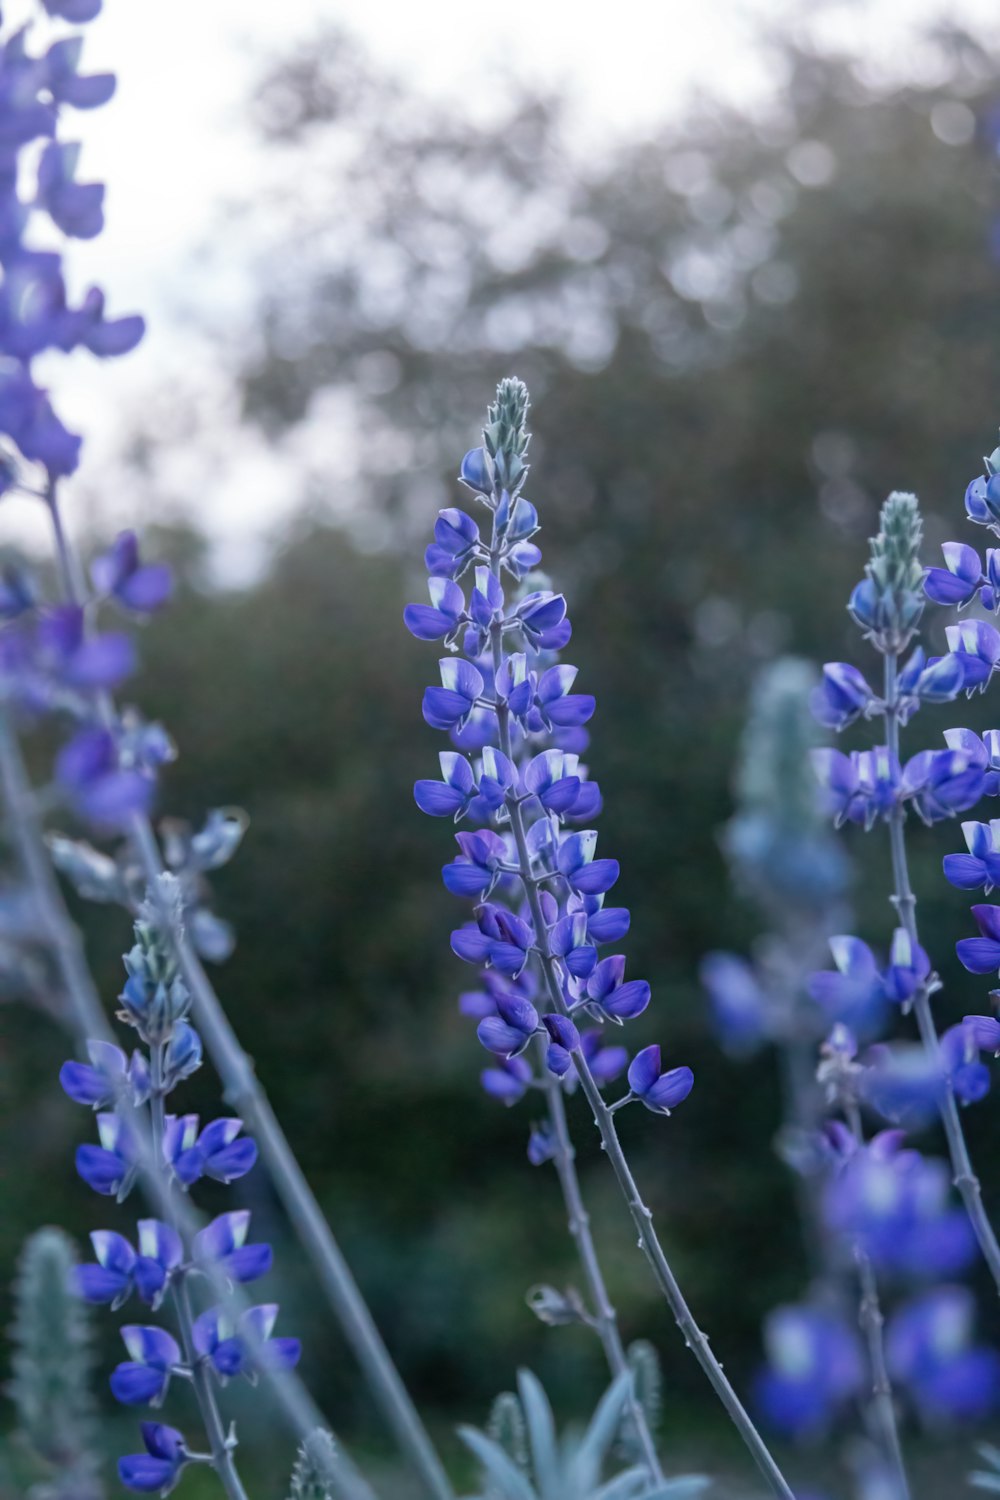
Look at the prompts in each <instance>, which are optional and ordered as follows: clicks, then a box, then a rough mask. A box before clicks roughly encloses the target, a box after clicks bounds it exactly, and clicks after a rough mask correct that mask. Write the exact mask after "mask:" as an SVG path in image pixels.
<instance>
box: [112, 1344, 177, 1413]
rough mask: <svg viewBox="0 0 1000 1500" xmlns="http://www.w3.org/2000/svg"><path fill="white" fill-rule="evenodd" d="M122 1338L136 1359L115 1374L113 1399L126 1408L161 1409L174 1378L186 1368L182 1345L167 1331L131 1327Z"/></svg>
mask: <svg viewBox="0 0 1000 1500" xmlns="http://www.w3.org/2000/svg"><path fill="white" fill-rule="evenodd" d="M121 1335H122V1340H123V1342H124V1344H125V1348H126V1349H127V1350H128V1352H129V1354H130V1355H131V1356H132V1358H131V1359H129V1360H126V1361H124V1363H122V1364H120V1365H118V1366H117V1367H116V1369H115V1370H114V1371H113V1372H112V1375H111V1393H112V1395H113V1396H114V1397H115V1400H116V1401H121V1402H122V1403H123V1404H124V1405H126V1406H159V1405H160V1404H161V1403H162V1401H163V1398H164V1396H165V1395H166V1394H167V1388H168V1387H169V1385H170V1377H171V1375H172V1374H173V1373H174V1371H175V1370H176V1369H178V1368H179V1367H181V1366H183V1359H182V1357H181V1350H180V1345H179V1344H178V1343H177V1340H176V1339H175V1338H173V1337H172V1335H171V1334H169V1333H167V1331H166V1329H164V1328H151V1327H146V1326H140V1325H138V1324H129V1325H127V1326H126V1327H124V1328H123V1329H122V1330H121Z"/></svg>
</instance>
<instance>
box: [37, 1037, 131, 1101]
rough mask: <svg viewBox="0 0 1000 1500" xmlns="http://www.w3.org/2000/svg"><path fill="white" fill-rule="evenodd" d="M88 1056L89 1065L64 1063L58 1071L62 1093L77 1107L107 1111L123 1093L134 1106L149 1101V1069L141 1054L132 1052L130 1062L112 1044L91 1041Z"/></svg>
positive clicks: (119, 1049)
mask: <svg viewBox="0 0 1000 1500" xmlns="http://www.w3.org/2000/svg"><path fill="white" fill-rule="evenodd" d="M87 1055H88V1057H89V1058H90V1063H89V1064H87V1063H79V1062H65V1063H63V1065H62V1067H61V1068H60V1069H59V1082H60V1083H61V1085H62V1087H63V1091H64V1092H65V1093H66V1094H68V1095H69V1097H70V1098H71V1099H72V1100H73V1101H74V1102H75V1103H76V1104H86V1105H89V1106H90V1107H91V1108H92V1109H106V1108H107V1106H108V1105H109V1104H114V1103H115V1101H116V1100H117V1099H118V1098H119V1096H120V1095H122V1094H123V1093H124V1094H126V1095H127V1096H128V1097H129V1098H131V1100H132V1102H133V1104H144V1103H145V1101H146V1100H147V1099H148V1098H149V1066H148V1064H147V1062H146V1059H145V1058H144V1057H143V1055H142V1053H141V1052H133V1054H132V1058H131V1061H129V1059H128V1058H127V1057H126V1056H125V1053H124V1052H123V1051H122V1049H121V1048H120V1047H116V1046H114V1045H113V1044H112V1043H111V1042H100V1041H89V1042H88V1043H87Z"/></svg>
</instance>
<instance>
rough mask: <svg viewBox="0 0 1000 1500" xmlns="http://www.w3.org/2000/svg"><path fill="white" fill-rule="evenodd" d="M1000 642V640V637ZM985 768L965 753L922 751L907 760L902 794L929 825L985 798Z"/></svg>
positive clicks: (964, 809) (901, 788)
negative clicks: (983, 769) (982, 768)
mask: <svg viewBox="0 0 1000 1500" xmlns="http://www.w3.org/2000/svg"><path fill="white" fill-rule="evenodd" d="M998 640H1000V637H998ZM984 780H985V778H984V776H983V772H982V770H981V768H980V767H979V766H978V765H976V764H974V763H973V762H971V761H970V760H969V758H968V756H966V755H965V754H964V753H963V752H962V751H961V750H921V751H920V752H919V754H917V755H914V756H913V757H912V759H911V760H909V761H907V763H906V766H905V768H904V771H903V777H902V781H901V783H900V789H899V795H900V797H901V799H903V800H904V801H906V800H909V801H911V802H912V803H913V806H914V809H915V811H916V812H917V814H918V815H919V817H920V818H921V819H922V821H923V822H925V823H927V824H932V823H937V822H939V821H941V820H942V819H943V818H953V817H954V816H955V814H956V813H960V812H965V811H966V810H967V809H968V808H970V807H973V806H974V805H975V804H976V803H977V802H978V801H979V799H980V797H981V796H982V795H983V783H984Z"/></svg>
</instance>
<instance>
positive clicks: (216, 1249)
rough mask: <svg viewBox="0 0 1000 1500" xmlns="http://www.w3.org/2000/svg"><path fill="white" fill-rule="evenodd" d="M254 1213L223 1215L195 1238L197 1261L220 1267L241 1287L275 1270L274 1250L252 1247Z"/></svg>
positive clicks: (261, 1246)
mask: <svg viewBox="0 0 1000 1500" xmlns="http://www.w3.org/2000/svg"><path fill="white" fill-rule="evenodd" d="M249 1229H250V1210H249V1209H246V1208H243V1209H237V1210H236V1212H235V1213H228V1214H220V1215H219V1217H218V1218H216V1219H213V1220H212V1222H211V1224H208V1225H207V1226H206V1227H205V1228H204V1229H200V1230H199V1231H198V1233H197V1234H196V1235H195V1237H194V1258H195V1260H196V1261H198V1262H200V1263H201V1264H203V1265H217V1266H218V1267H219V1268H220V1269H221V1270H222V1271H224V1272H225V1274H226V1275H227V1276H228V1277H229V1279H230V1280H231V1281H234V1282H239V1283H240V1284H241V1285H243V1284H246V1283H247V1282H250V1281H256V1280H258V1278H259V1277H261V1276H265V1275H266V1274H267V1272H268V1271H269V1270H270V1269H271V1261H272V1254H271V1247H270V1245H267V1244H264V1243H261V1244H257V1245H248V1244H247V1243H246V1238H247V1233H248V1232H249Z"/></svg>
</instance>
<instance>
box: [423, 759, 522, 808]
mask: <svg viewBox="0 0 1000 1500" xmlns="http://www.w3.org/2000/svg"><path fill="white" fill-rule="evenodd" d="M438 759H439V760H440V762H441V776H442V778H443V779H442V780H441V781H418V782H417V783H416V784H415V786H414V788H413V797H414V801H415V802H416V804H417V806H418V807H419V808H420V811H421V812H425V813H429V814H430V816H431V817H432V818H454V820H455V822H456V823H457V822H458V820H459V818H461V817H463V816H464V814H465V813H466V812H467V811H468V808H469V804H470V803H471V801H472V799H473V798H474V797H475V795H476V790H477V788H476V779H475V777H474V776H473V774H472V767H471V766H470V764H469V762H468V761H467V760H466V758H465V756H464V755H459V754H458V753H457V752H456V751H454V750H442V751H441V752H440V754H439V756H438ZM501 798H502V794H501Z"/></svg>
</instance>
